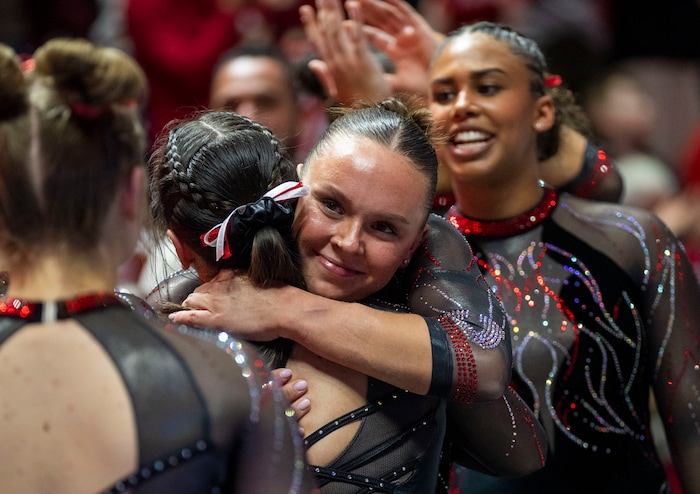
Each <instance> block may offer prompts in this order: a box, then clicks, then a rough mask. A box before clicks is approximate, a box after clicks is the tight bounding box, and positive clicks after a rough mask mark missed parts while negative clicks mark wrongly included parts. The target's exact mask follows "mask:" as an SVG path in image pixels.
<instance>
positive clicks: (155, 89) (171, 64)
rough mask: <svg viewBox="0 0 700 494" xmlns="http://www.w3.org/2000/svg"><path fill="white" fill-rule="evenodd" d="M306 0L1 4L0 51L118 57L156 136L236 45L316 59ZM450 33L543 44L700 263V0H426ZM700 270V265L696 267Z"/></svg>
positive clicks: (601, 137)
mask: <svg viewBox="0 0 700 494" xmlns="http://www.w3.org/2000/svg"><path fill="white" fill-rule="evenodd" d="M305 3H312V2H309V1H302V0H258V1H251V0H3V2H2V4H0V41H2V42H3V43H6V44H9V45H11V46H12V47H13V48H14V49H15V50H16V51H17V52H19V53H27V54H31V53H32V51H33V50H34V48H36V47H37V46H39V45H40V44H41V43H43V42H44V41H46V40H47V39H49V38H52V37H56V36H78V37H85V38H88V39H90V40H92V41H93V42H96V43H99V44H102V45H110V46H116V47H119V48H121V49H123V50H125V51H126V52H128V53H130V54H132V55H134V57H135V58H136V59H137V60H138V61H139V62H140V63H141V64H142V66H143V68H144V70H145V71H146V73H147V75H148V77H149V80H150V84H151V96H150V106H149V110H148V114H147V115H146V117H147V122H148V124H149V126H150V130H151V135H152V136H155V135H156V134H157V133H158V132H159V131H160V129H161V128H162V126H163V125H164V124H165V123H166V122H167V121H169V120H170V119H172V118H177V117H181V116H184V115H186V114H187V113H188V112H190V111H191V110H192V109H195V108H202V107H205V106H206V105H207V102H208V99H209V95H208V92H209V88H210V83H211V76H212V71H213V68H214V66H215V64H216V62H217V60H218V59H219V57H220V56H221V55H222V54H223V53H225V52H226V51H228V50H229V49H231V48H233V47H236V46H238V45H241V44H245V43H248V42H259V41H263V42H269V43H273V44H275V45H276V46H277V47H278V48H279V49H280V50H281V52H282V53H283V54H284V55H286V56H287V57H288V58H289V60H290V61H291V62H293V63H304V62H305V60H307V59H308V58H309V57H312V56H313V48H312V46H311V45H310V44H309V43H308V42H307V41H306V39H305V37H304V33H303V30H302V27H301V23H300V21H299V16H298V8H299V6H300V5H302V4H305ZM409 3H411V4H412V5H413V6H414V7H415V8H416V9H417V10H418V11H419V12H421V13H422V14H423V15H424V16H425V18H426V19H427V20H428V21H429V22H430V23H431V25H432V26H433V27H434V28H436V29H437V30H439V31H442V32H449V31H450V30H452V29H454V28H456V27H458V26H459V25H461V24H464V23H469V22H472V21H476V20H492V21H500V22H503V23H505V24H508V25H510V26H511V27H513V28H515V29H517V30H518V31H520V32H522V33H523V34H525V35H527V36H529V37H531V38H533V39H535V40H536V41H537V42H538V43H539V45H540V46H541V47H542V48H543V51H544V52H545V55H546V56H547V58H548V60H549V63H550V69H551V70H552V72H554V73H558V74H559V75H561V76H562V78H563V80H564V81H565V82H566V84H567V85H568V86H569V87H570V88H571V89H573V90H574V92H575V94H576V95H577V96H578V97H579V99H580V103H581V104H582V106H583V107H584V108H586V109H587V111H588V114H589V116H590V118H591V122H592V125H593V130H594V132H595V136H594V139H595V140H596V141H597V143H598V144H599V146H601V147H602V148H603V149H605V150H606V151H607V152H608V153H609V154H610V155H611V156H612V157H613V158H614V159H615V161H616V163H617V164H618V166H619V168H620V171H621V173H622V175H623V177H624V179H625V193H624V196H623V199H622V201H623V202H625V203H628V204H634V205H638V206H640V207H644V208H647V209H650V210H653V211H655V212H656V213H657V214H659V216H661V217H662V219H664V220H665V221H666V223H667V224H668V225H669V226H670V227H671V228H672V229H673V230H674V232H675V233H676V234H677V235H678V236H680V237H681V238H682V239H683V240H684V243H685V245H686V247H687V248H688V250H689V254H690V256H691V259H692V260H693V261H694V262H695V263H696V266H700V1H699V0H673V1H671V2H659V1H658V0H414V1H412V2H409ZM698 271H699V272H700V269H699V270H698Z"/></svg>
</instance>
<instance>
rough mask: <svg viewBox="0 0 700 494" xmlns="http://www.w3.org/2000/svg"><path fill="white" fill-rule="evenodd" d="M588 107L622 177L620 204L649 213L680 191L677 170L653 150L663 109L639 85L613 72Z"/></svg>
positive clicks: (591, 95) (596, 88)
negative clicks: (658, 120) (659, 117)
mask: <svg viewBox="0 0 700 494" xmlns="http://www.w3.org/2000/svg"><path fill="white" fill-rule="evenodd" d="M586 101H587V106H586V109H587V111H588V114H589V116H590V120H591V124H592V126H593V131H594V133H595V134H596V137H597V139H598V140H599V141H600V142H599V144H600V147H602V148H604V149H605V150H606V151H607V152H608V153H609V154H610V156H611V157H612V158H613V159H614V160H615V163H616V165H617V169H618V171H619V172H620V174H621V175H622V178H623V183H624V188H623V189H624V190H623V194H622V198H621V202H622V203H624V204H628V205H631V206H637V207H641V208H645V209H648V210H654V208H655V207H656V206H657V205H658V204H660V202H662V201H664V200H666V199H669V198H670V197H673V196H674V195H675V194H676V193H677V192H678V180H677V178H676V175H675V173H674V171H673V170H672V168H671V167H670V166H669V165H668V164H667V163H665V162H664V161H662V160H661V159H660V158H659V157H658V156H656V155H655V154H654V153H653V152H652V151H651V150H650V140H651V137H652V136H653V134H654V131H655V128H656V126H657V115H658V108H657V107H658V105H657V104H656V102H655V101H654V99H653V98H652V97H651V96H650V95H649V94H647V93H646V92H644V91H643V90H642V88H641V87H640V85H639V84H638V83H637V81H636V80H635V79H634V78H632V77H630V76H629V75H626V74H625V73H623V72H620V71H615V72H611V73H610V74H609V75H607V76H606V77H604V78H602V79H601V81H600V82H599V84H597V85H594V86H592V89H591V91H590V92H589V94H588V96H587V97H586Z"/></svg>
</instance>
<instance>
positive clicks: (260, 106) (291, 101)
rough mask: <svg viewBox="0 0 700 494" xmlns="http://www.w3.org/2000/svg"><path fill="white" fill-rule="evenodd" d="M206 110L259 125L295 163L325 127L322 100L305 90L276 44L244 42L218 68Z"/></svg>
mask: <svg viewBox="0 0 700 494" xmlns="http://www.w3.org/2000/svg"><path fill="white" fill-rule="evenodd" d="M209 107H210V108H212V109H216V110H220V109H227V110H232V111H234V112H236V113H238V114H240V115H244V116H246V117H249V118H251V119H253V120H255V121H256V122H258V123H261V124H263V125H264V126H266V127H267V128H268V129H270V130H271V131H272V133H273V134H275V136H277V137H278V138H279V139H280V140H281V141H282V142H283V144H284V145H285V146H286V147H287V149H288V150H289V151H290V155H291V156H292V157H293V159H294V160H296V161H303V160H304V158H305V157H306V154H307V152H308V151H309V149H311V146H312V145H313V144H314V143H315V142H316V139H317V138H318V137H319V135H320V134H321V132H322V131H323V130H324V129H325V127H326V126H327V119H326V116H325V106H324V102H323V99H321V98H320V97H318V96H317V95H315V94H311V93H310V92H309V91H308V90H306V89H305V88H304V87H303V86H302V84H301V79H300V77H299V72H298V69H297V66H296V65H294V64H292V63H291V62H290V61H288V60H287V58H286V57H285V56H284V54H283V53H282V52H281V51H280V50H278V49H277V48H276V47H275V45H273V44H269V43H265V44H243V45H240V46H238V47H236V48H233V49H232V50H230V51H228V52H226V53H225V54H224V55H223V56H222V57H221V59H220V60H219V62H218V63H217V65H216V67H215V68H214V74H213V77H212V83H211V89H210V94H209Z"/></svg>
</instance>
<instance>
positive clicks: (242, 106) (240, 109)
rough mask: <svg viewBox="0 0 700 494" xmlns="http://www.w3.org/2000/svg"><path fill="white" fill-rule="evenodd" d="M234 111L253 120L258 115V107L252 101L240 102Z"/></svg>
mask: <svg viewBox="0 0 700 494" xmlns="http://www.w3.org/2000/svg"><path fill="white" fill-rule="evenodd" d="M232 110H233V111H235V112H236V113H238V114H239V115H243V116H244V117H248V118H250V119H251V120H255V117H257V114H258V107H257V106H256V105H255V103H254V102H252V101H240V102H238V104H237V105H236V106H235V107H234V108H232Z"/></svg>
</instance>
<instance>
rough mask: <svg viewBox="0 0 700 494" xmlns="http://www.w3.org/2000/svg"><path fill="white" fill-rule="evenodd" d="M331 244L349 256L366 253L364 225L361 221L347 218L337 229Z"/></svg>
mask: <svg viewBox="0 0 700 494" xmlns="http://www.w3.org/2000/svg"><path fill="white" fill-rule="evenodd" d="M331 243H332V244H333V245H334V246H335V247H336V248H338V249H341V250H342V251H344V252H346V253H349V254H361V253H362V252H363V251H364V241H363V240H362V225H361V223H360V222H359V221H357V220H353V219H351V218H347V219H346V220H345V221H343V222H341V223H340V224H339V225H338V227H337V228H336V230H335V232H334V234H333V236H332V237H331Z"/></svg>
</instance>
